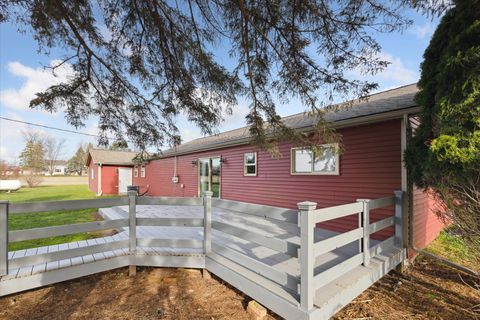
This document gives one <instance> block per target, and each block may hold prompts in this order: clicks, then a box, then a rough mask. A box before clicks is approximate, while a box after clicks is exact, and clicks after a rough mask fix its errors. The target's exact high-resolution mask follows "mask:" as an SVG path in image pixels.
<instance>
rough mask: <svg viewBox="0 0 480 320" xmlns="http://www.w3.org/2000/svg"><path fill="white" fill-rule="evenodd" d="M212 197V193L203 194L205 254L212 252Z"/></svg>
mask: <svg viewBox="0 0 480 320" xmlns="http://www.w3.org/2000/svg"><path fill="white" fill-rule="evenodd" d="M212 195H213V192H211V191H205V192H204V193H203V213H204V216H203V219H204V221H203V249H204V252H205V254H208V253H210V252H211V251H212Z"/></svg>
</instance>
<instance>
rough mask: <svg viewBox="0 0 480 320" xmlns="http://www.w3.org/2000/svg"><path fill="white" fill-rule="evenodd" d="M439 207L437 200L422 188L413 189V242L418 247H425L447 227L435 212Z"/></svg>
mask: <svg viewBox="0 0 480 320" xmlns="http://www.w3.org/2000/svg"><path fill="white" fill-rule="evenodd" d="M437 209H439V207H438V205H437V203H436V200H435V199H434V197H433V196H432V195H431V194H429V193H428V192H423V190H421V189H416V188H415V189H414V191H413V243H414V245H415V247H417V248H420V249H421V248H425V247H426V246H427V245H428V244H429V243H430V242H432V241H433V240H434V239H435V238H436V237H437V236H438V234H439V233H440V231H441V230H442V229H443V228H444V227H445V224H444V223H443V222H442V221H440V220H439V219H438V217H437V215H436V214H435V211H436V210H437Z"/></svg>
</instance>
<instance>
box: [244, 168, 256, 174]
mask: <svg viewBox="0 0 480 320" xmlns="http://www.w3.org/2000/svg"><path fill="white" fill-rule="evenodd" d="M245 170H246V174H256V173H257V166H246V167H245Z"/></svg>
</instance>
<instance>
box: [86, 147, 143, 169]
mask: <svg viewBox="0 0 480 320" xmlns="http://www.w3.org/2000/svg"><path fill="white" fill-rule="evenodd" d="M136 155H137V152H132V151H114V150H105V149H90V150H89V156H88V159H87V165H88V162H89V159H90V158H91V159H92V161H93V163H101V164H117V165H132V164H133V163H132V159H133V158H134V157H135V156H136Z"/></svg>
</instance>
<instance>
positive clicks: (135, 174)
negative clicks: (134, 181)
mask: <svg viewBox="0 0 480 320" xmlns="http://www.w3.org/2000/svg"><path fill="white" fill-rule="evenodd" d="M133 176H134V177H135V178H137V177H138V166H135V167H133Z"/></svg>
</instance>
